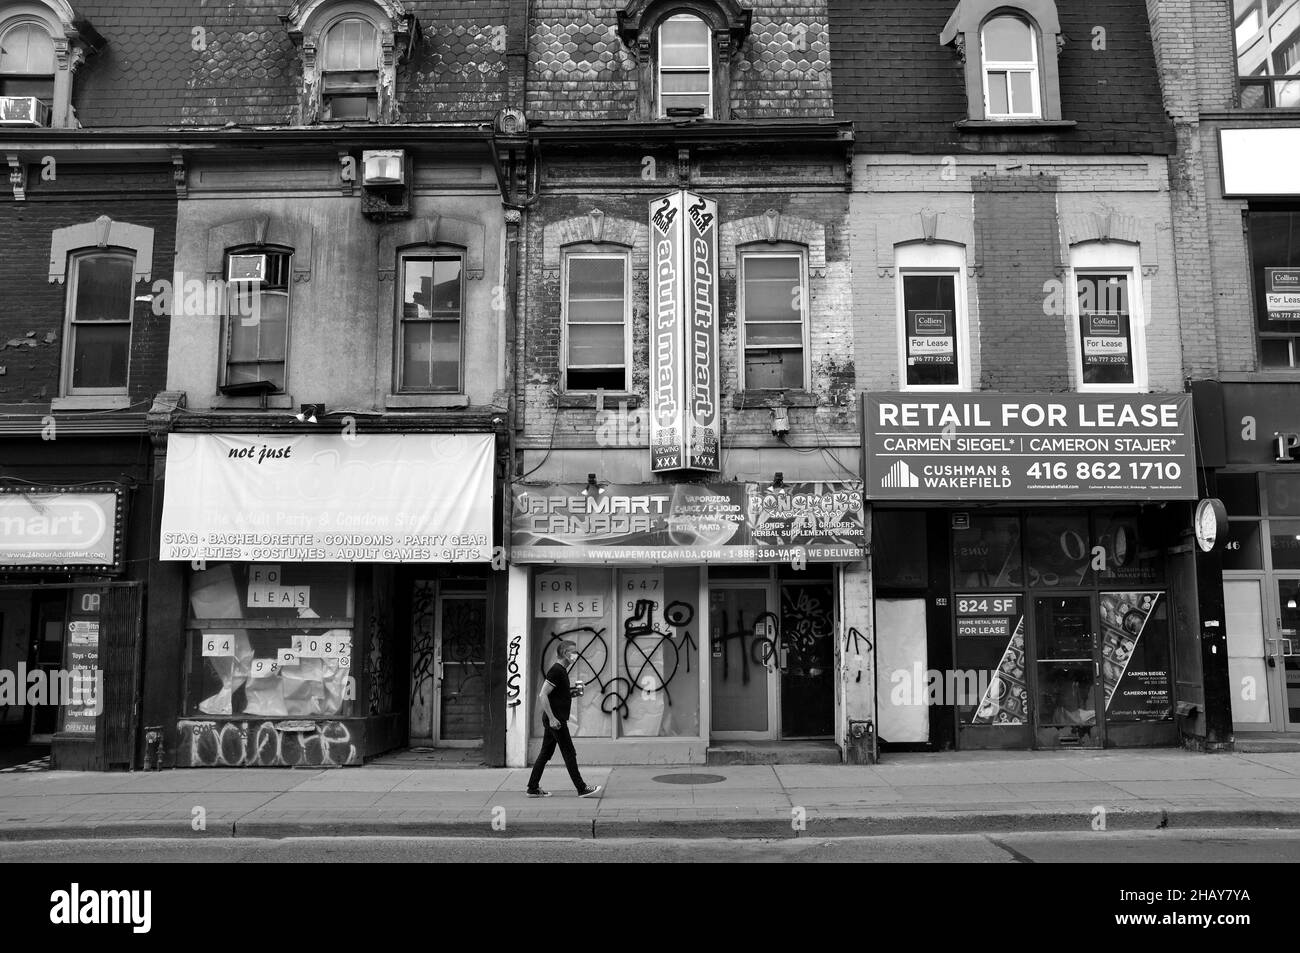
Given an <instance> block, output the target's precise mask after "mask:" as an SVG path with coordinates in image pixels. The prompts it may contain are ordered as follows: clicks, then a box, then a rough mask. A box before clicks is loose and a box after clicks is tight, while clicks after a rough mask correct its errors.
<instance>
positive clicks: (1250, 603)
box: [1223, 579, 1286, 731]
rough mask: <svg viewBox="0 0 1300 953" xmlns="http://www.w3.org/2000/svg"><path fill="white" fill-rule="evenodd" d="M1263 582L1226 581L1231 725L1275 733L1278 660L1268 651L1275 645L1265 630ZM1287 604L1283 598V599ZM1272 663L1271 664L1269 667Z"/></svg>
mask: <svg viewBox="0 0 1300 953" xmlns="http://www.w3.org/2000/svg"><path fill="white" fill-rule="evenodd" d="M1263 598H1264V587H1263V580H1262V579H1225V580H1224V581H1223V607H1224V616H1225V622H1226V625H1227V630H1228V684H1229V688H1230V697H1231V698H1232V726H1233V729H1234V730H1236V731H1276V730H1279V726H1278V725H1277V724H1275V714H1276V712H1275V711H1274V708H1275V707H1276V706H1275V705H1274V703H1273V699H1274V698H1276V697H1279V692H1278V689H1277V688H1276V687H1275V684H1276V683H1277V681H1278V677H1277V671H1276V665H1277V660H1276V658H1274V657H1273V656H1272V655H1271V653H1270V652H1269V651H1268V648H1269V647H1270V646H1272V645H1274V644H1275V643H1276V639H1274V638H1273V637H1272V636H1273V632H1272V626H1269V627H1268V629H1267V631H1266V629H1265V622H1264V618H1265V616H1266V615H1268V614H1269V613H1267V612H1266V611H1265V610H1264V605H1263ZM1282 604H1283V605H1284V606H1285V605H1286V599H1285V598H1284V599H1282ZM1270 663H1271V664H1270Z"/></svg>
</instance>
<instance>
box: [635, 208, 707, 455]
mask: <svg viewBox="0 0 1300 953" xmlns="http://www.w3.org/2000/svg"><path fill="white" fill-rule="evenodd" d="M650 244H651V248H650V260H651V268H650V283H651V288H650V300H651V312H650V457H651V462H650V465H651V469H652V470H653V471H654V472H656V473H662V472H665V471H670V470H708V471H717V469H718V443H719V439H720V436H721V434H720V429H721V428H720V422H719V412H718V400H719V395H718V317H717V312H718V284H717V263H718V203H717V202H714V201H712V200H711V199H706V198H704V197H703V196H700V195H696V194H694V193H693V192H687V191H684V190H682V191H677V192H674V193H672V194H670V195H667V196H664V197H663V198H659V199H655V200H654V201H653V202H651V203H650Z"/></svg>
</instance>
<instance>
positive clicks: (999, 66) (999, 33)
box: [980, 16, 1042, 119]
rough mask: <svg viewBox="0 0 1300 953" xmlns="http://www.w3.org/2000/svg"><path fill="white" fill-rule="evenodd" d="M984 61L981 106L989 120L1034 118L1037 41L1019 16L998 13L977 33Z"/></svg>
mask: <svg viewBox="0 0 1300 953" xmlns="http://www.w3.org/2000/svg"><path fill="white" fill-rule="evenodd" d="M980 41H981V53H982V56H983V63H984V108H985V115H986V117H987V118H989V119H1012V118H1014V119H1037V118H1038V117H1039V116H1041V115H1042V110H1041V108H1040V106H1039V97H1040V95H1041V94H1040V92H1039V87H1038V42H1037V39H1036V37H1035V36H1034V28H1033V27H1031V26H1030V25H1029V24H1028V23H1026V22H1025V21H1024V20H1022V19H1020V17H1013V16H998V17H994V18H993V19H992V20H989V21H988V22H987V23H985V24H984V29H983V30H982V31H981V33H980Z"/></svg>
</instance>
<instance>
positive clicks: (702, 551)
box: [511, 482, 866, 565]
mask: <svg viewBox="0 0 1300 953" xmlns="http://www.w3.org/2000/svg"><path fill="white" fill-rule="evenodd" d="M511 543H512V545H511V559H512V560H513V561H515V562H518V563H589V564H590V563H660V564H665V565H673V564H676V565H699V564H701V563H772V562H786V563H788V562H791V561H794V560H796V559H799V558H802V559H804V560H806V561H808V562H836V561H845V560H859V559H864V558H866V525H865V522H864V519H863V500H862V484H861V483H857V482H853V483H792V484H787V485H785V486H782V487H776V488H773V487H770V486H764V485H762V484H758V483H708V484H703V483H683V484H678V485H676V486H671V485H664V484H659V483H653V484H627V485H620V484H610V485H608V486H603V487H595V488H593V487H588V486H583V485H581V484H570V485H562V484H546V485H538V486H524V485H517V486H516V487H515V490H514V517H513V522H512V539H511Z"/></svg>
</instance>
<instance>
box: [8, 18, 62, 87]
mask: <svg viewBox="0 0 1300 953" xmlns="http://www.w3.org/2000/svg"><path fill="white" fill-rule="evenodd" d="M56 68H57V64H56V63H55V57H54V41H53V39H51V37H50V34H49V31H48V30H47V29H46V28H45V26H44V25H43V24H40V23H34V22H32V21H30V20H26V21H19V22H18V23H16V24H14V25H12V26H10V27H9V28H8V29H5V30H4V31H3V33H0V96H35V97H36V98H37V99H39V100H40V101H41V102H42V103H44V104H45V105H46V107H50V108H52V107H53V105H54V73H55V70H56Z"/></svg>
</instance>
